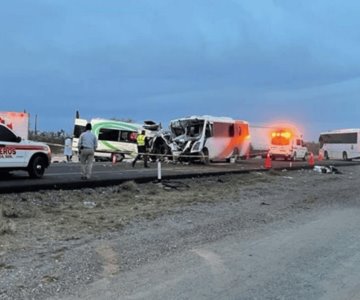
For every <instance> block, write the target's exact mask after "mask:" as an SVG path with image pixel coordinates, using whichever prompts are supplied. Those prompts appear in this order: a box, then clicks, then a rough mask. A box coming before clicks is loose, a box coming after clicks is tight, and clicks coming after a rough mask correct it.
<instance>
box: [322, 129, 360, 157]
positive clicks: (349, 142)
mask: <svg viewBox="0 0 360 300" xmlns="http://www.w3.org/2000/svg"><path fill="white" fill-rule="evenodd" d="M319 143H320V152H319V154H322V155H323V157H324V158H325V159H343V160H351V159H354V158H360V129H359V128H356V129H339V130H333V131H328V132H323V133H321V134H320V137H319Z"/></svg>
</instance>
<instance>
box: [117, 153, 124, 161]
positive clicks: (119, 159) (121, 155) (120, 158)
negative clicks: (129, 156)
mask: <svg viewBox="0 0 360 300" xmlns="http://www.w3.org/2000/svg"><path fill="white" fill-rule="evenodd" d="M115 155H116V162H122V161H123V160H124V158H125V155H124V154H115Z"/></svg>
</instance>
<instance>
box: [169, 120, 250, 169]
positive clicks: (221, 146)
mask: <svg viewBox="0 0 360 300" xmlns="http://www.w3.org/2000/svg"><path fill="white" fill-rule="evenodd" d="M170 130H171V132H172V134H173V138H172V143H171V150H172V154H173V157H174V159H179V160H185V161H194V160H198V161H201V162H203V163H205V164H207V163H209V162H210V161H230V160H231V159H233V160H236V159H238V158H239V157H242V156H245V155H246V152H247V151H248V147H249V125H248V123H247V122H245V121H240V120H234V119H231V118H227V117H213V116H191V117H187V118H180V119H176V120H172V121H171V122H170Z"/></svg>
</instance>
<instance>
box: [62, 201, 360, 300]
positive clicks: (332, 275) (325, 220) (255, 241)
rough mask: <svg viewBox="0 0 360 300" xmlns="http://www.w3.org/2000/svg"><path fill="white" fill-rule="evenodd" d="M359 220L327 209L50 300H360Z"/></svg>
mask: <svg viewBox="0 0 360 300" xmlns="http://www.w3.org/2000/svg"><path fill="white" fill-rule="evenodd" d="M359 213H360V211H359V208H345V209H332V210H327V211H324V212H322V213H321V214H320V215H318V214H313V215H312V217H310V220H309V219H307V220H306V221H305V222H304V220H302V221H299V220H297V221H296V222H295V221H294V220H292V222H293V223H292V225H290V224H291V223H289V222H288V223H287V225H286V227H285V228H284V226H280V228H281V229H279V228H278V227H279V224H273V225H271V226H270V227H269V228H268V230H266V232H262V233H256V232H254V233H253V234H252V235H251V236H250V237H248V238H244V237H243V236H240V235H233V236H229V237H227V238H224V239H222V240H219V241H217V242H214V243H209V244H204V245H198V246H195V247H194V248H193V249H190V250H186V251H183V252H181V253H178V254H176V255H174V256H171V257H163V258H161V259H160V260H159V261H157V262H156V263H152V264H148V265H145V266H143V267H141V268H138V269H136V270H133V271H128V272H122V273H121V275H119V276H114V277H113V278H107V279H103V280H101V281H97V282H94V283H93V284H91V285H89V286H87V287H86V289H84V290H82V291H81V292H79V293H78V295H77V296H75V295H72V296H71V297H70V298H67V297H64V298H61V297H59V298H56V299H62V300H65V299H66V300H68V299H87V300H93V299H98V300H105V299H106V300H112V299H114V300H115V299H132V300H135V299H139V300H140V299H147V300H151V299H154V300H157V299H214V300H215V299H239V300H240V299H241V300H247V299H269V300H270V299H306V300H312V299H314V300H315V299H316V300H339V299H348V300H350V299H352V300H355V299H360V285H359V273H360V240H359V239H358V236H359V231H360V219H359Z"/></svg>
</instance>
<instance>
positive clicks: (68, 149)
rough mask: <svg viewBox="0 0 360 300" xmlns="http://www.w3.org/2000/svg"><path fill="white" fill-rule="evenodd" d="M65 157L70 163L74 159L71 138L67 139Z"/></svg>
mask: <svg viewBox="0 0 360 300" xmlns="http://www.w3.org/2000/svg"><path fill="white" fill-rule="evenodd" d="M64 155H65V157H66V161H67V162H70V161H71V159H72V140H71V138H70V137H67V138H66V139H65V145H64Z"/></svg>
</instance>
